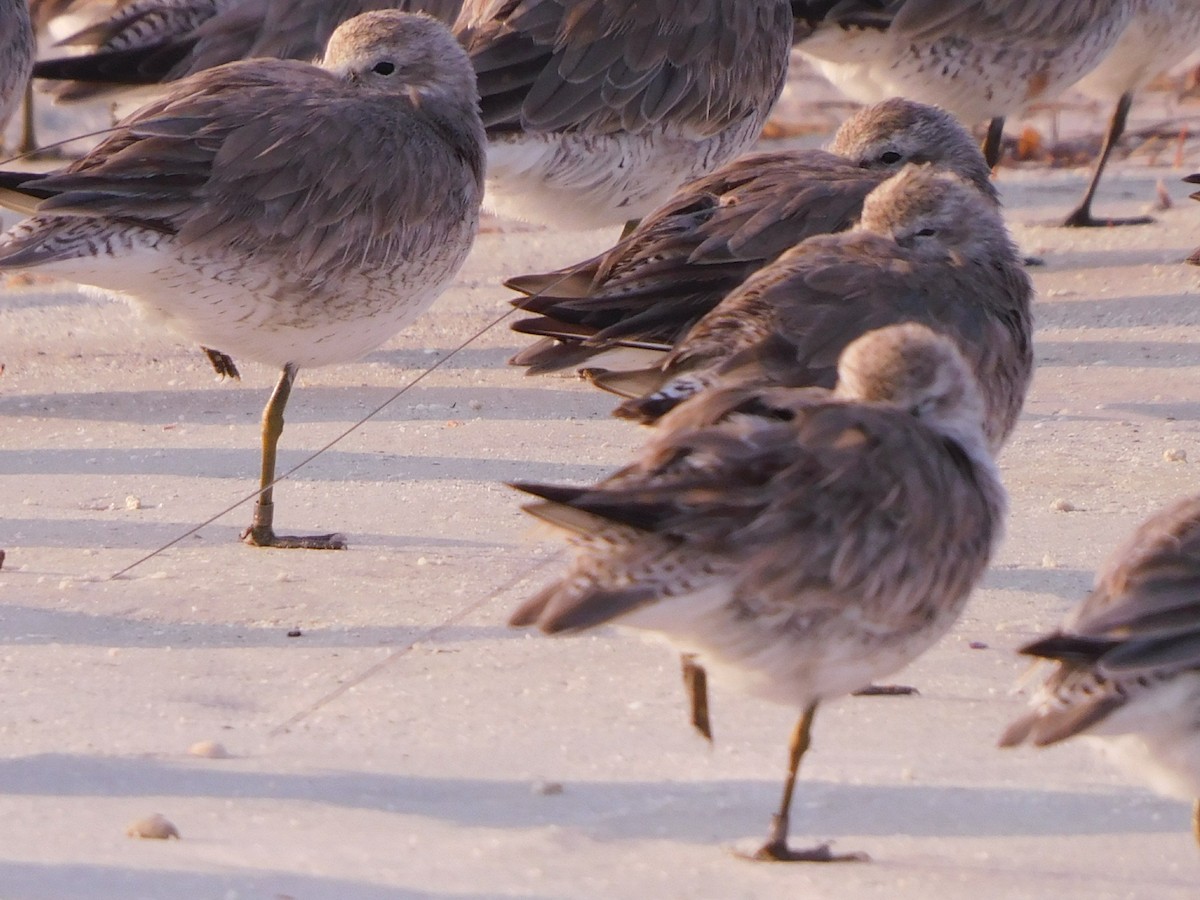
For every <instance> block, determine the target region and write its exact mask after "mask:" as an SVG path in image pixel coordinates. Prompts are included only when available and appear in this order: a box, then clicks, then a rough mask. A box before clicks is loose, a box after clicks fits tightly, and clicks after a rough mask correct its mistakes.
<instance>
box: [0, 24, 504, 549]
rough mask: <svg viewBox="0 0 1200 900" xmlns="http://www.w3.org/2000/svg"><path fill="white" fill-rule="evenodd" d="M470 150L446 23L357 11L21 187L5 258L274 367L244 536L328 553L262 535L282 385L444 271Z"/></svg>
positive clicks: (418, 294) (465, 87) (467, 88)
mask: <svg viewBox="0 0 1200 900" xmlns="http://www.w3.org/2000/svg"><path fill="white" fill-rule="evenodd" d="M484 143H485V138H484V134H483V126H482V123H481V122H480V119H479V113H478V107H477V98H476V94H475V89H474V75H473V73H472V70H471V67H470V63H469V61H468V60H467V58H466V55H465V54H464V53H463V52H462V49H461V47H460V46H459V45H458V43H457V42H456V41H455V40H454V37H453V35H452V34H451V33H450V32H449V30H447V29H446V27H445V26H443V25H442V24H440V23H438V22H436V21H435V20H433V19H431V18H429V17H426V16H415V15H409V14H406V13H401V12H395V11H388V12H377V13H369V14H367V15H365V16H361V17H358V18H355V19H352V20H350V21H349V22H347V23H344V24H343V25H341V26H340V27H339V28H338V29H337V31H336V32H335V33H334V35H333V37H332V38H331V39H330V42H329V46H328V49H327V50H326V53H325V57H324V60H323V62H322V63H321V65H320V66H314V65H310V64H308V63H302V62H298V61H292V60H262V59H260V60H253V61H248V62H237V63H230V64H228V65H226V66H220V67H217V68H214V69H209V70H206V71H204V72H201V73H198V74H197V75H194V76H191V77H189V78H186V79H184V80H182V81H180V82H178V83H177V84H175V85H174V86H173V87H172V88H171V89H170V90H169V92H168V93H167V94H166V96H165V97H163V98H162V99H161V100H159V101H157V102H155V103H153V104H151V105H149V106H146V107H144V108H142V109H141V110H139V111H138V112H136V113H134V114H133V115H132V116H130V117H129V118H127V119H125V120H124V121H123V122H122V123H121V124H120V125H118V126H117V127H116V128H115V129H114V131H113V132H112V133H111V134H110V135H109V136H108V137H107V138H106V139H105V140H104V141H103V142H102V143H100V144H99V145H98V146H97V147H96V148H95V149H94V150H92V151H91V152H90V153H88V154H87V155H86V156H85V157H83V158H82V159H81V160H79V161H78V162H75V163H73V164H71V165H70V166H68V167H66V168H65V169H63V170H61V171H59V172H56V173H53V174H51V175H49V176H48V177H44V178H41V179H36V180H33V181H30V182H28V183H25V184H21V185H19V187H18V191H19V192H20V194H19V195H18V196H17V199H22V198H23V199H25V200H27V201H31V198H44V199H41V201H40V202H39V203H36V204H32V203H31V205H33V207H34V208H33V213H34V214H33V216H32V217H31V218H29V219H26V220H25V221H23V222H21V223H19V224H18V225H16V226H15V227H13V228H12V229H10V230H9V231H8V232H7V233H6V234H5V235H4V236H3V238H2V239H0V268H8V269H13V268H37V269H39V270H40V271H43V272H46V273H48V274H52V275H56V276H60V277H62V278H66V279H69V280H72V281H77V282H79V283H82V284H88V285H94V286H96V287H99V288H103V289H106V290H108V291H112V292H114V293H116V294H118V295H121V296H124V297H126V298H128V299H129V300H131V301H132V302H133V303H134V305H135V306H136V307H138V308H139V309H140V310H141V311H142V312H144V313H146V314H148V315H150V316H151V317H153V318H156V319H159V320H161V321H163V322H164V323H165V324H166V325H168V326H169V327H171V328H172V329H173V330H174V331H175V332H177V333H178V334H180V335H182V336H183V337H185V338H187V339H189V340H193V341H196V342H198V343H200V344H202V345H205V346H208V347H217V348H220V350H221V351H223V352H226V353H232V354H234V355H237V356H244V357H248V358H249V359H252V360H256V361H258V362H262V363H267V364H270V365H275V366H278V367H280V368H281V369H282V374H281V376H280V379H279V382H278V385H277V386H276V389H275V392H274V393H273V394H272V396H271V399H270V401H269V402H268V404H267V407H266V410H265V412H264V414H263V454H262V455H263V464H262V479H261V485H262V492H261V494H260V496H259V500H258V504H257V506H256V507H255V513H254V524H253V525H252V527H251V528H250V529H249V531H248V532H247V534H246V539H247V541H248V542H250V543H253V544H257V545H264V546H276V547H280V546H300V547H336V546H340V545H341V544H342V543H343V542H342V540H341V538H340V536H337V535H326V536H323V537H318V538H285V537H281V536H277V535H276V534H275V533H274V530H273V528H272V515H273V512H272V511H273V508H274V507H273V504H272V491H271V487H270V485H271V483H272V482H273V481H274V473H275V451H276V445H277V443H278V439H279V435H280V432H281V431H282V428H283V410H284V406H285V405H286V403H287V398H288V394H289V392H290V390H291V387H292V383H293V381H294V379H295V376H296V372H297V370H298V369H300V368H303V367H306V366H321V365H329V364H331V363H339V362H346V361H349V360H353V359H356V358H358V357H360V356H362V355H363V354H364V353H367V352H368V351H370V350H372V349H374V348H375V347H378V346H379V345H380V344H382V343H383V342H384V341H386V340H387V339H388V338H389V337H391V336H392V335H393V334H395V333H396V332H397V331H398V330H399V329H401V328H402V327H404V326H405V325H406V324H407V323H409V322H410V321H412V320H413V319H414V318H415V317H416V316H417V315H418V314H419V313H420V312H421V311H422V310H424V309H425V308H426V307H427V306H428V305H429V304H430V303H431V302H432V301H433V300H434V298H436V297H437V296H438V294H439V293H441V291H442V290H443V289H444V288H445V287H446V286H447V285H448V284H449V283H450V281H451V279H452V278H453V276H454V274H455V272H457V271H458V268H459V267H460V266H461V264H462V262H463V260H464V259H465V258H466V255H467V252H468V251H469V249H470V247H471V244H472V242H473V241H474V237H475V233H476V230H477V227H478V211H479V204H480V198H481V195H482V192H483V178H484V168H485V149H484ZM23 177H26V176H16V178H15V180H16V181H19V180H20V179H21V178H23ZM10 180H14V179H10ZM6 193H7V194H8V195H9V200H11V199H12V198H13V191H12V190H9V191H7V192H6Z"/></svg>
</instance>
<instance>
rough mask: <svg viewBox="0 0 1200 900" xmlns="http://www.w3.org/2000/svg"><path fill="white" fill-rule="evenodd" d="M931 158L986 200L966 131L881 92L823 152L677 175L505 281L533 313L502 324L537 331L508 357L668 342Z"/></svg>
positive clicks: (541, 364) (589, 354)
mask: <svg viewBox="0 0 1200 900" xmlns="http://www.w3.org/2000/svg"><path fill="white" fill-rule="evenodd" d="M910 162H914V163H931V164H933V165H935V166H937V167H939V168H942V169H945V170H946V171H949V172H953V173H955V174H957V175H959V176H960V177H962V178H964V179H966V180H969V181H970V182H971V183H972V184H974V185H975V187H976V188H977V189H978V190H979V191H980V193H981V194H982V195H984V196H985V197H988V198H990V199H991V200H992V201H993V202H997V199H996V191H995V188H994V187H993V185H992V182H991V180H990V170H989V169H988V166H987V163H986V162H985V161H984V159H983V155H982V153H980V151H979V148H978V147H977V146H976V145H975V142H974V139H973V138H972V137H971V135H970V134H969V133H968V132H967V130H966V129H965V128H963V127H962V125H960V124H959V123H958V121H957V120H955V119H954V118H953V117H952V116H951V115H949V114H948V113H946V112H945V111H943V110H941V109H938V108H937V107H933V106H927V105H925V104H923V103H914V102H912V101H909V100H902V99H892V100H885V101H884V102H882V103H878V104H876V105H874V106H871V107H868V108H867V109H863V110H860V111H859V112H857V113H856V114H855V115H853V116H851V117H850V118H849V119H848V120H846V122H845V123H844V124H843V125H842V126H841V128H839V129H838V132H837V134H836V135H835V136H834V138H833V142H832V144H831V145H830V147H829V152H823V151H820V150H794V151H783V152H776V153H756V154H750V155H748V156H743V157H740V158H739V159H736V160H734V161H733V162H730V163H727V164H726V165H724V166H722V167H721V168H720V169H717V170H716V171H714V172H712V173H711V174H709V175H706V176H704V177H703V178H700V179H697V180H696V181H693V182H691V183H689V184H687V185H684V186H683V187H682V188H680V189H679V191H678V192H677V193H676V194H675V195H674V196H673V197H672V198H671V199H670V200H668V201H667V202H666V203H665V204H664V205H663V206H661V207H659V208H658V209H657V210H655V211H654V212H652V213H651V214H650V215H648V216H647V217H646V218H645V219H644V220H643V221H642V223H641V224H640V225H639V226H638V227H637V228H636V229H635V230H634V231H633V232H632V233H631V234H630V235H629V236H628V237H626V238H625V239H624V240H622V241H621V242H619V243H618V244H617V245H616V246H615V247H613V248H612V249H610V250H607V251H605V252H604V253H601V254H600V255H599V256H595V257H593V258H591V259H589V260H585V261H584V262H581V263H578V264H576V265H573V266H568V267H567V268H565V269H559V270H558V271H554V272H547V273H544V274H537V275H522V276H519V277H516V278H512V279H509V280H508V281H507V282H505V283H506V284H507V285H508V286H509V287H511V288H513V289H514V290H518V291H521V292H522V293H524V294H526V295H527V298H522V299H520V300H516V301H514V304H515V305H516V306H518V307H519V308H521V309H523V310H526V311H529V312H532V313H536V314H537V316H536V318H529V319H523V320H521V321H519V322H517V323H516V324H514V325H513V329H514V330H515V331H518V332H523V333H526V334H535V335H541V336H543V338H542V340H541V341H539V342H538V343H536V344H534V345H532V346H531V347H529V348H527V349H526V350H523V351H522V352H520V353H518V354H517V355H516V356H515V357H513V359H512V360H511V361H510V362H511V363H512V364H513V365H521V366H527V367H528V372H529V373H530V374H534V373H540V372H548V371H554V370H557V369H563V368H572V367H578V366H580V365H583V364H585V363H589V362H590V363H591V364H592V365H603V364H604V363H603V362H602V361H593V359H594V358H595V357H598V356H599V357H601V360H602V358H603V355H604V354H606V353H608V352H609V351H611V350H612V349H614V348H617V347H621V346H629V345H632V346H634V347H647V346H649V347H654V346H656V345H660V344H661V345H664V346H666V347H670V346H671V345H673V344H674V343H675V342H676V341H678V340H679V339H680V338H682V337H683V335H684V334H686V333H687V331H688V329H689V328H690V327H691V326H692V325H693V324H695V322H696V320H697V319H698V318H700V317H701V316H702V315H704V314H705V313H707V312H708V311H709V310H711V309H712V308H713V307H714V306H716V305H717V303H718V302H720V301H721V299H722V298H724V297H725V296H726V295H727V294H728V293H729V292H730V291H732V290H733V289H734V288H736V287H737V286H738V285H740V284H741V283H742V282H743V281H745V280H746V279H747V278H748V277H749V276H750V275H751V274H753V273H754V272H755V271H757V270H758V269H760V268H761V267H762V266H764V265H766V264H767V263H769V262H771V261H772V260H774V259H775V258H776V257H778V256H779V255H780V254H781V253H783V251H785V250H786V249H788V248H789V247H791V246H793V245H795V244H797V243H799V242H800V241H802V240H804V239H805V238H808V237H811V236H813V235H816V234H825V233H830V232H836V231H841V230H843V229H846V228H849V227H850V226H851V225H853V224H854V223H855V222H856V221H857V219H858V216H859V214H860V212H861V211H862V203H863V200H864V198H865V197H866V196H867V194H868V193H870V192H871V191H872V190H873V189H874V188H876V187H878V186H879V185H880V184H881V183H882V182H883V181H885V180H886V179H887V178H888V177H889V176H891V175H893V174H895V173H896V172H898V171H899V170H900V169H901V168H903V167H904V166H905V165H906V164H907V163H910Z"/></svg>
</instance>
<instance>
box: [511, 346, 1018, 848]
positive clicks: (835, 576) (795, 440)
mask: <svg viewBox="0 0 1200 900" xmlns="http://www.w3.org/2000/svg"><path fill="white" fill-rule="evenodd" d="M838 375H839V378H838V386H837V388H836V390H834V391H833V392H829V391H824V390H820V389H809V390H795V389H784V388H765V389H762V388H726V389H717V390H714V391H711V392H709V393H707V394H705V395H703V396H700V397H697V398H695V399H693V400H690V401H689V402H687V403H685V404H682V405H681V406H679V407H678V408H677V409H676V410H675V411H674V412H672V413H671V414H670V415H669V416H668V417H667V418H666V420H665V421H664V422H663V424H662V426H661V429H660V431H659V432H657V433H656V435H655V438H654V439H653V440H652V442H651V444H650V445H649V447H648V448H647V449H646V451H645V452H643V453H642V455H641V456H640V458H639V459H638V460H637V461H636V462H634V463H633V464H632V465H630V466H627V467H626V468H624V469H622V470H621V471H619V472H617V473H616V474H615V475H613V476H611V477H609V478H608V479H606V480H605V481H603V482H601V483H600V484H598V485H596V486H595V487H591V488H588V487H557V486H549V485H539V484H518V485H516V487H518V488H520V489H521V490H524V491H526V492H528V493H531V494H533V495H534V496H536V497H539V498H541V499H540V500H539V501H538V502H535V503H533V504H531V505H529V506H527V507H526V509H527V510H528V511H529V512H530V513H532V514H533V515H535V516H537V517H538V518H540V519H543V520H544V521H546V522H548V523H550V524H551V525H554V526H557V527H558V528H561V529H562V530H564V531H566V532H567V533H568V534H569V535H570V537H571V540H572V542H573V543H574V545H575V547H576V555H575V558H574V561H573V562H572V564H571V565H570V568H569V569H568V571H567V573H566V574H565V575H564V576H563V577H562V578H561V579H560V580H558V581H556V582H554V583H552V584H551V585H549V586H548V587H546V588H545V589H544V590H542V591H541V592H540V593H538V594H537V595H536V596H534V597H533V598H531V599H530V600H529V601H527V602H526V603H525V604H524V605H522V606H521V607H520V608H519V609H518V610H517V611H516V612H515V613H514V614H513V616H512V619H511V624H512V625H514V626H527V625H537V626H539V627H540V628H541V629H542V630H543V631H546V632H548V633H551V634H557V633H571V632H578V631H583V630H585V629H588V628H593V627H595V626H598V625H602V624H607V623H613V624H617V625H623V626H628V627H631V628H635V629H644V630H649V631H652V632H657V633H659V634H661V635H664V636H665V637H667V638H668V639H669V640H671V641H672V642H673V643H675V644H677V645H679V646H680V647H681V648H683V649H684V650H686V651H689V652H690V653H692V654H695V655H697V656H698V659H699V660H700V662H701V663H702V665H703V667H704V668H706V669H709V670H711V671H713V673H714V674H715V675H717V676H718V677H729V678H730V679H731V681H732V682H733V683H734V684H736V685H738V686H740V687H741V688H743V689H744V690H746V691H748V692H750V693H753V694H756V695H758V696H761V697H764V698H766V699H769V700H773V701H775V702H779V703H784V704H787V705H789V706H794V707H796V708H797V709H799V710H800V711H801V715H800V719H799V722H798V723H797V725H796V728H795V730H794V732H793V734H792V740H791V744H790V753H789V762H788V770H787V777H786V780H785V782H784V791H783V798H782V802H781V804H780V807H779V811H778V812H777V813H776V814H775V816H774V817H773V818H772V823H771V828H770V833H769V836H768V839H767V841H766V843H765V844H764V845H763V846H762V848H760V849H759V850H758V852H757V853H756V854H755V855H754V856H755V858H758V859H767V860H788V861H797V860H807V861H835V860H843V859H862V858H864V857H862V856H861V855H859V854H851V855H849V856H839V855H835V854H833V853H831V852H830V850H829V848H828V846H827V845H823V846H819V847H816V848H814V849H810V850H793V849H791V848H790V847H788V843H787V838H788V817H789V810H790V807H791V798H792V790H793V787H794V784H795V778H796V773H797V770H798V767H799V764H800V760H801V757H802V756H803V755H804V753H805V752H806V750H807V749H808V747H809V743H810V733H811V728H812V722H813V716H814V714H815V712H816V710H817V707H818V705H820V704H821V703H824V702H826V701H828V700H832V699H834V698H836V697H839V696H842V695H845V694H848V693H851V692H852V691H855V690H856V689H859V688H862V687H864V686H866V685H868V684H869V683H870V682H871V681H872V679H875V678H878V677H880V676H885V675H888V674H890V673H892V672H895V671H896V670H897V669H899V668H901V667H902V666H904V665H906V664H908V663H909V662H911V661H912V660H913V659H915V658H916V657H917V656H919V655H920V654H922V653H923V652H925V651H926V650H927V649H929V647H931V646H932V645H933V644H934V643H935V642H936V641H937V639H938V638H939V637H941V635H943V634H944V633H945V632H946V631H947V630H948V629H949V628H950V626H951V625H953V623H954V622H955V620H956V619H957V618H958V616H959V614H960V613H961V611H962V609H963V606H964V604H965V603H966V600H967V596H968V595H969V594H970V592H971V589H972V588H973V586H974V585H975V583H976V582H977V581H978V579H979V578H980V577H981V575H982V574H983V571H984V568H985V567H986V565H987V561H988V559H989V556H990V554H991V553H992V550H993V548H994V547H995V546H996V544H997V542H998V540H999V537H1000V533H1001V529H1002V520H1003V516H1004V509H1005V495H1004V489H1003V487H1002V486H1001V484H1000V481H999V476H998V474H997V471H996V468H995V465H994V463H993V462H992V459H991V455H990V453H989V451H988V448H987V444H986V441H985V439H984V435H983V427H982V426H983V418H984V409H983V402H982V399H981V398H980V396H979V391H978V388H977V386H976V384H975V381H974V379H973V377H972V376H971V374H970V371H969V369H968V367H967V365H966V363H965V362H964V360H963V359H962V357H961V355H960V354H959V353H958V351H957V350H956V349H955V347H954V345H953V344H952V343H951V342H950V341H949V340H947V339H946V338H944V337H941V336H939V335H936V334H934V333H933V332H931V331H929V329H927V328H925V327H923V326H920V325H915V324H908V325H901V326H893V327H889V328H885V329H881V330H879V331H875V332H872V333H870V334H867V335H865V336H863V337H861V338H859V339H858V340H857V341H855V342H854V343H852V344H851V345H850V346H849V347H848V348H846V350H845V352H844V353H843V354H842V356H841V358H840V361H839V363H838ZM918 463H919V464H918Z"/></svg>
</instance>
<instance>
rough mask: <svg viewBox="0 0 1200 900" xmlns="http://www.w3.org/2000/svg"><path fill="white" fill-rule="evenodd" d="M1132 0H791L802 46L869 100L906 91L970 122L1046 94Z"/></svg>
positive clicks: (990, 142) (992, 157) (992, 143)
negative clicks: (1054, 0)
mask: <svg viewBox="0 0 1200 900" xmlns="http://www.w3.org/2000/svg"><path fill="white" fill-rule="evenodd" d="M1133 3H1134V0H1056V2H1047V0H793V2H792V9H793V10H794V12H795V17H796V39H797V43H796V49H797V50H799V51H800V52H801V53H802V54H804V56H805V57H806V58H807V59H809V60H810V61H811V62H812V63H813V65H814V66H815V67H816V68H817V69H818V70H819V71H820V72H821V73H822V74H824V75H825V76H826V77H827V78H829V80H830V81H832V82H833V83H834V84H835V85H837V87H838V88H840V89H841V90H842V91H844V92H845V93H846V94H847V95H848V96H850V97H851V98H853V99H855V100H858V101H859V102H862V103H875V102H878V101H879V100H882V99H884V98H886V97H895V96H900V97H908V98H910V99H912V100H920V101H923V102H925V103H936V104H937V105H939V106H942V107H944V108H946V109H947V110H949V111H950V112H952V113H954V114H955V115H956V116H958V117H959V118H960V119H962V120H963V121H964V122H972V123H974V122H981V121H984V120H991V125H990V127H989V130H988V138H987V141H986V144H985V155H986V156H987V159H988V163H989V164H990V165H995V163H996V162H997V161H998V159H999V156H1000V139H1001V135H1002V131H1003V127H1004V117H1005V116H1008V115H1012V114H1013V113H1017V112H1020V111H1021V110H1023V109H1024V108H1025V107H1027V106H1028V105H1029V104H1031V103H1035V102H1038V101H1041V100H1049V99H1051V98H1053V97H1054V96H1055V95H1057V94H1058V93H1060V92H1061V91H1063V90H1065V89H1066V88H1068V87H1069V86H1070V85H1071V84H1073V83H1074V82H1076V81H1078V80H1079V79H1080V78H1081V77H1082V76H1083V75H1085V74H1086V73H1087V72H1088V71H1090V70H1091V69H1092V67H1094V66H1095V65H1097V64H1098V63H1099V62H1100V60H1101V59H1102V58H1103V56H1104V54H1105V53H1107V52H1108V51H1109V49H1110V48H1111V47H1112V46H1113V45H1114V44H1115V43H1116V41H1117V38H1118V37H1119V36H1120V34H1121V30H1122V29H1123V28H1124V27H1125V24H1126V22H1128V20H1129V17H1130V15H1131V14H1132V7H1133Z"/></svg>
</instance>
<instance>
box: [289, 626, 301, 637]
mask: <svg viewBox="0 0 1200 900" xmlns="http://www.w3.org/2000/svg"><path fill="white" fill-rule="evenodd" d="M287 636H288V637H304V632H302V631H301V630H300V629H299V628H293V629H292V630H291V631H289V632H288V633H287Z"/></svg>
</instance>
